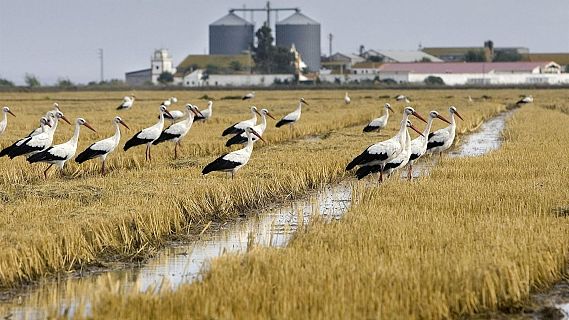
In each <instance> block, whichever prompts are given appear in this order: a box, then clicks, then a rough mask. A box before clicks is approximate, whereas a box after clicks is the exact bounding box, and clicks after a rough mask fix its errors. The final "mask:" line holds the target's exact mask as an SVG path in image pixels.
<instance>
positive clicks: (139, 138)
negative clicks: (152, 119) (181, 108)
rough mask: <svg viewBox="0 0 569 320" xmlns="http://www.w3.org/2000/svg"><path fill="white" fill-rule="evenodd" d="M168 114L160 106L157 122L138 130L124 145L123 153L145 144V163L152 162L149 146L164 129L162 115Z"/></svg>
mask: <svg viewBox="0 0 569 320" xmlns="http://www.w3.org/2000/svg"><path fill="white" fill-rule="evenodd" d="M168 113H169V112H168V109H166V106H164V105H161V106H160V116H159V118H158V122H157V123H156V124H155V125H153V126H152V127H148V128H145V129H142V130H140V131H139V132H138V133H136V134H135V135H134V136H133V137H132V138H130V140H128V141H127V142H126V143H125V145H124V151H127V150H128V149H130V148H132V147H135V146H138V145H141V144H146V161H152V156H151V155H150V146H152V143H153V142H154V140H156V139H158V138H159V137H160V134H161V133H162V129H163V128H164V114H168Z"/></svg>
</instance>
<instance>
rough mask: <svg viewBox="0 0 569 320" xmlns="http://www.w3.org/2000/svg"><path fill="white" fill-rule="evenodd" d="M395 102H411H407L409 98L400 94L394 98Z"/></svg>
mask: <svg viewBox="0 0 569 320" xmlns="http://www.w3.org/2000/svg"><path fill="white" fill-rule="evenodd" d="M395 100H397V101H405V103H411V101H410V100H409V98H408V97H407V96H404V95H402V94H400V95H397V96H395Z"/></svg>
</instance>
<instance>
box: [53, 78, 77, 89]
mask: <svg viewBox="0 0 569 320" xmlns="http://www.w3.org/2000/svg"><path fill="white" fill-rule="evenodd" d="M74 85H75V84H74V83H73V82H71V80H69V78H59V79H57V86H58V87H60V88H69V87H73V86H74Z"/></svg>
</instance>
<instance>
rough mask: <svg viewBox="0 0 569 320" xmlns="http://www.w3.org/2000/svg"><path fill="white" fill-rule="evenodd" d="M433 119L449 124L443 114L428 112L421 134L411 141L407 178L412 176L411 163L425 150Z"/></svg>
mask: <svg viewBox="0 0 569 320" xmlns="http://www.w3.org/2000/svg"><path fill="white" fill-rule="evenodd" d="M434 119H440V120H442V121H444V122H446V123H448V124H450V122H449V121H448V120H447V119H445V118H444V117H443V116H441V115H440V114H439V113H438V112H436V111H431V112H430V113H429V118H428V120H427V126H426V127H425V130H423V134H422V135H421V136H420V137H418V138H415V139H413V141H411V156H410V157H409V165H408V167H409V168H408V172H407V177H408V178H409V180H411V179H412V178H413V164H415V162H416V161H417V160H419V158H421V157H422V156H423V155H424V154H425V153H426V152H427V143H428V141H429V138H428V136H429V133H430V132H431V126H432V125H433V120H434Z"/></svg>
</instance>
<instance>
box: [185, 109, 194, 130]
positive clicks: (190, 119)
mask: <svg viewBox="0 0 569 320" xmlns="http://www.w3.org/2000/svg"><path fill="white" fill-rule="evenodd" d="M187 112H188V118H187V119H186V126H188V127H191V126H192V123H194V113H193V112H191V111H190V110H187Z"/></svg>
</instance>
